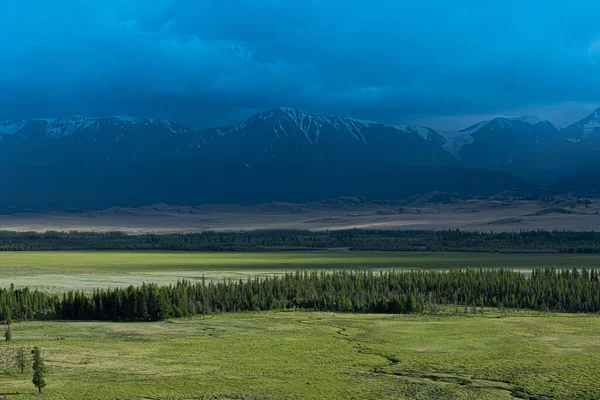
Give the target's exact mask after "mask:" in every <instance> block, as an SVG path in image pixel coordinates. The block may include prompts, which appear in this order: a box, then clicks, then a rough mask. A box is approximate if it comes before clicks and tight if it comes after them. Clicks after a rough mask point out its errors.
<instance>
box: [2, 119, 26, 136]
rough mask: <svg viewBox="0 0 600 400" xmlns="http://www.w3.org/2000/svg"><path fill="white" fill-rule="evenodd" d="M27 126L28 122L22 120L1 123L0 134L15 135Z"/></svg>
mask: <svg viewBox="0 0 600 400" xmlns="http://www.w3.org/2000/svg"><path fill="white" fill-rule="evenodd" d="M25 124H27V121H24V120H22V119H13V120H10V121H0V134H3V135H14V134H15V133H17V132H18V131H20V130H21V128H23V126H25Z"/></svg>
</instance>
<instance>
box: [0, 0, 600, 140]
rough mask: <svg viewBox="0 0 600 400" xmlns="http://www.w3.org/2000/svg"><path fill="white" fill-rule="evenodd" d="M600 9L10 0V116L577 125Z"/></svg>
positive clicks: (321, 1)
mask: <svg viewBox="0 0 600 400" xmlns="http://www.w3.org/2000/svg"><path fill="white" fill-rule="evenodd" d="M598 21H600V2H598V1H597V0H571V1H569V2H565V1H563V0H503V1H498V0H455V1H446V0H437V1H436V0H420V1H404V0H365V1H363V0H335V1H334V0H54V1H48V0H19V1H8V0H2V1H0V119H11V118H34V117H53V116H66V115H91V116H105V115H134V116H150V117H157V118H168V119H173V120H175V121H179V122H182V123H185V124H188V125H190V126H192V127H194V128H202V127H207V126H215V125H224V124H228V123H235V122H239V121H240V120H241V119H243V118H245V117H247V116H249V115H251V114H252V113H254V112H256V111H259V110H264V109H267V108H271V107H277V106H287V107H294V108H301V109H304V110H307V111H309V112H314V113H318V114H323V115H342V116H351V117H355V118H361V119H367V120H374V121H379V122H384V123H390V124H400V123H416V124H421V125H427V126H432V127H434V128H437V129H456V128H462V127H465V126H467V125H470V124H471V123H474V122H477V121H479V120H482V119H488V118H489V117H492V116H498V115H503V116H509V117H510V116H518V115H522V114H536V115H538V116H539V117H541V118H543V119H549V120H550V121H552V122H554V123H555V124H557V125H560V126H566V125H568V124H569V123H572V122H574V121H576V120H578V119H580V118H582V117H584V116H585V115H587V114H589V113H590V112H591V111H593V110H594V109H595V108H597V107H600V23H598Z"/></svg>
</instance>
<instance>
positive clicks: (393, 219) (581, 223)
mask: <svg viewBox="0 0 600 400" xmlns="http://www.w3.org/2000/svg"><path fill="white" fill-rule="evenodd" d="M598 212H600V200H591V201H590V202H589V203H588V204H585V203H584V202H582V201H577V200H561V201H522V200H466V201H456V202H454V203H452V204H435V203H432V202H430V201H429V200H428V198H426V197H425V198H413V199H410V200H408V201H405V202H395V203H389V202H374V201H368V200H365V199H355V198H348V199H335V200H328V201H324V202H319V203H312V204H291V203H269V204H262V205H257V206H251V207H243V206H235V205H231V206H228V205H225V206H223V205H204V206H197V207H188V206H168V205H164V204H157V205H154V206H151V207H142V208H135V209H129V208H119V207H116V208H111V209H108V210H104V211H94V212H89V213H20V214H12V215H0V229H2V230H14V231H47V230H61V231H66V230H86V231H87V230H93V231H124V232H129V233H145V232H154V233H167V232H199V231H206V230H256V229H305V230H315V231H318V230H326V229H330V230H331V229H352V228H369V229H456V228H459V229H463V230H479V231H490V230H493V231H516V230H521V229H523V230H532V229H547V230H552V229H558V230H563V229H565V230H597V229H598V227H600V216H598V215H597V214H598Z"/></svg>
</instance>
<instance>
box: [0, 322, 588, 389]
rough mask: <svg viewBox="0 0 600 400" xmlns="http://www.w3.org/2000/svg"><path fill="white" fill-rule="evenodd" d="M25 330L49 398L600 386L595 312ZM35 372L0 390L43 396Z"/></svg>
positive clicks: (8, 380) (19, 337)
mask: <svg viewBox="0 0 600 400" xmlns="http://www.w3.org/2000/svg"><path fill="white" fill-rule="evenodd" d="M13 333H14V340H13V342H12V343H11V344H10V345H9V346H11V347H13V348H16V347H19V346H25V347H27V348H29V347H31V346H34V345H38V346H40V348H41V349H42V351H43V355H44V356H45V358H46V363H47V366H48V375H47V382H48V386H47V388H46V395H45V396H44V397H45V398H47V399H200V398H223V399H233V398H238V399H239V398H248V399H404V398H407V399H408V398H410V399H415V398H417V399H432V398H436V399H514V397H513V395H516V394H517V392H521V393H527V394H528V395H529V396H538V398H543V397H541V396H546V397H547V398H553V399H592V398H600V385H598V383H597V382H598V377H600V317H598V316H594V315H565V314H560V315H543V314H537V313H528V314H527V313H517V314H515V315H512V316H509V317H506V318H500V316H499V315H498V314H494V313H492V312H487V313H486V314H485V316H484V317H482V316H464V315H459V316H455V315H444V316H432V315H430V316H427V315H421V316H390V315H384V316H376V315H358V314H331V313H309V312H279V313H276V312H267V313H262V314H257V313H243V314H230V315H221V316H214V317H210V318H207V319H205V320H202V319H191V320H173V321H169V322H162V323H108V322H64V321H57V322H25V323H19V324H15V325H14V330H13ZM60 336H64V337H65V339H64V340H56V338H57V337H60ZM2 346H6V345H5V344H4V345H1V346H0V347H2ZM390 360H392V361H394V362H395V364H394V365H390ZM30 380H31V373H30V372H28V373H27V374H25V375H21V374H20V373H18V372H17V371H16V370H15V369H12V370H10V371H9V372H4V373H0V395H2V394H7V395H8V396H9V398H11V399H13V398H19V399H27V398H33V397H34V396H33V395H32V393H33V392H34V388H33V386H32V385H31V383H30ZM15 392H19V393H22V394H21V395H19V396H13V395H11V394H13V393H15Z"/></svg>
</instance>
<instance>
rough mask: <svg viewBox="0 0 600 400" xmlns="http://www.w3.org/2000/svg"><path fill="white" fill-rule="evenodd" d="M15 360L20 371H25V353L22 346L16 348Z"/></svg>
mask: <svg viewBox="0 0 600 400" xmlns="http://www.w3.org/2000/svg"><path fill="white" fill-rule="evenodd" d="M15 361H16V362H17V367H18V368H19V370H20V371H21V373H22V374H23V373H25V367H26V366H27V353H25V349H24V348H23V347H19V349H18V350H17V354H16V355H15Z"/></svg>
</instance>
